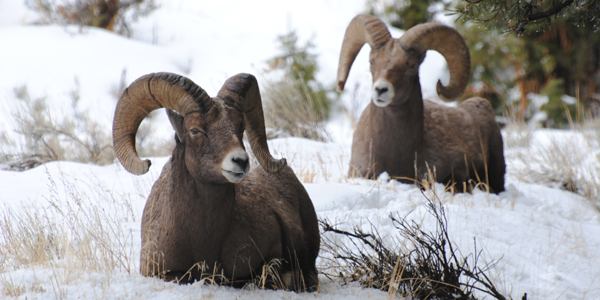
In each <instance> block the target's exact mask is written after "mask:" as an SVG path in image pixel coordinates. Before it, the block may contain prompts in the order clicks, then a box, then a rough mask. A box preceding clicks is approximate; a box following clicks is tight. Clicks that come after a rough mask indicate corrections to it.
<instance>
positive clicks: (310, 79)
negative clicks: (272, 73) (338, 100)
mask: <svg viewBox="0 0 600 300" xmlns="http://www.w3.org/2000/svg"><path fill="white" fill-rule="evenodd" d="M277 40H278V42H279V44H280V49H281V52H282V53H281V54H280V55H278V56H276V57H274V58H272V59H271V60H269V66H270V67H271V69H272V70H282V71H283V72H284V76H283V80H288V81H291V82H292V86H293V87H294V88H295V89H297V90H299V91H302V93H301V94H304V96H303V97H301V99H295V100H294V101H302V102H305V103H308V104H310V107H312V109H313V110H314V111H315V112H316V113H317V115H318V116H319V119H320V120H325V119H326V118H327V115H328V113H329V110H330V106H331V103H330V101H329V99H328V98H327V92H328V90H326V89H325V88H324V87H323V85H322V84H321V83H319V82H318V81H317V80H316V79H315V74H316V72H317V71H318V70H319V67H318V64H317V55H316V54H314V53H312V52H311V51H312V49H313V48H314V47H315V46H314V45H313V43H312V42H311V41H307V42H306V43H305V44H304V45H298V36H297V35H296V32H295V31H290V32H289V33H287V34H284V35H281V36H279V37H278V38H277ZM288 100H289V101H292V100H293V99H288Z"/></svg>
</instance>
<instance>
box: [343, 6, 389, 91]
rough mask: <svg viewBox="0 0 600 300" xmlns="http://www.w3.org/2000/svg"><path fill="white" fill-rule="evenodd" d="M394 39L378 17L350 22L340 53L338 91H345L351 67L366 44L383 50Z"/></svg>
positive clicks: (356, 18)
mask: <svg viewBox="0 0 600 300" xmlns="http://www.w3.org/2000/svg"><path fill="white" fill-rule="evenodd" d="M391 38H392V36H391V35H390V32H389V31H388V29H387V26H385V24H384V23H383V22H382V21H381V20H379V19H378V18H377V17H374V16H371V15H358V16H356V17H354V19H352V21H350V24H348V28H346V34H345V35H344V41H343V42H342V51H341V52H340V61H339V64H338V73H337V89H338V90H339V91H342V90H344V85H346V80H347V79H348V73H349V72H350V67H351V66H352V63H353V62H354V59H356V56H357V55H358V52H360V49H361V48H362V46H363V45H364V44H365V43H368V44H369V46H371V49H372V50H376V49H379V48H381V47H382V46H383V45H385V43H387V41H389V40H390V39H391Z"/></svg>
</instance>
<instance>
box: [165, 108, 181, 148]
mask: <svg viewBox="0 0 600 300" xmlns="http://www.w3.org/2000/svg"><path fill="white" fill-rule="evenodd" d="M167 116H168V117H169V121H170V122H171V126H173V129H175V132H176V133H177V139H178V140H179V141H180V142H181V141H183V138H184V137H185V133H186V130H185V126H183V117H182V116H181V115H180V114H178V113H177V112H175V111H174V110H170V109H167Z"/></svg>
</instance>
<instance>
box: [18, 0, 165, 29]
mask: <svg viewBox="0 0 600 300" xmlns="http://www.w3.org/2000/svg"><path fill="white" fill-rule="evenodd" d="M25 3H26V5H27V7H29V8H30V9H32V10H35V11H37V12H38V13H39V14H40V15H41V16H42V20H41V22H42V23H44V24H61V25H67V24H74V25H79V26H81V27H83V26H91V27H100V28H103V29H107V30H110V31H114V32H117V33H119V34H122V35H125V36H129V35H130V30H129V23H130V22H132V21H136V20H137V18H139V17H142V16H146V15H148V14H149V13H151V12H152V11H153V10H155V9H156V8H157V5H156V4H155V2H154V0H26V1H25Z"/></svg>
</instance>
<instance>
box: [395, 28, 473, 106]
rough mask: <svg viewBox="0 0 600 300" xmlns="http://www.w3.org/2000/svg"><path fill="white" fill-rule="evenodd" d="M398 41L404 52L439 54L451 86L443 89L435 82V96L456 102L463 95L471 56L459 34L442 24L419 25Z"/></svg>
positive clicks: (467, 81) (468, 75)
mask: <svg viewBox="0 0 600 300" xmlns="http://www.w3.org/2000/svg"><path fill="white" fill-rule="evenodd" d="M399 42H400V45H401V47H402V48H404V49H405V50H408V49H413V50H415V51H419V52H421V53H423V52H425V51H427V50H435V51H437V52H439V53H441V54H442V55H443V56H444V58H445V59H446V62H447V63H448V69H449V70H450V83H449V84H448V86H444V85H442V83H441V82H440V81H438V83H437V92H438V95H439V96H440V98H442V99H443V100H445V101H452V100H455V99H456V98H458V97H460V95H462V93H463V92H464V91H465V88H466V87H467V84H468V83H469V78H470V76H471V57H470V55H469V48H468V47H467V45H466V44H465V40H464V39H463V37H462V36H461V35H460V34H459V33H458V31H456V30H455V29H454V28H452V27H448V26H446V25H442V24H434V23H427V24H419V25H416V26H414V27H412V28H410V29H409V30H408V31H406V33H404V35H402V37H400V40H399Z"/></svg>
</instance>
